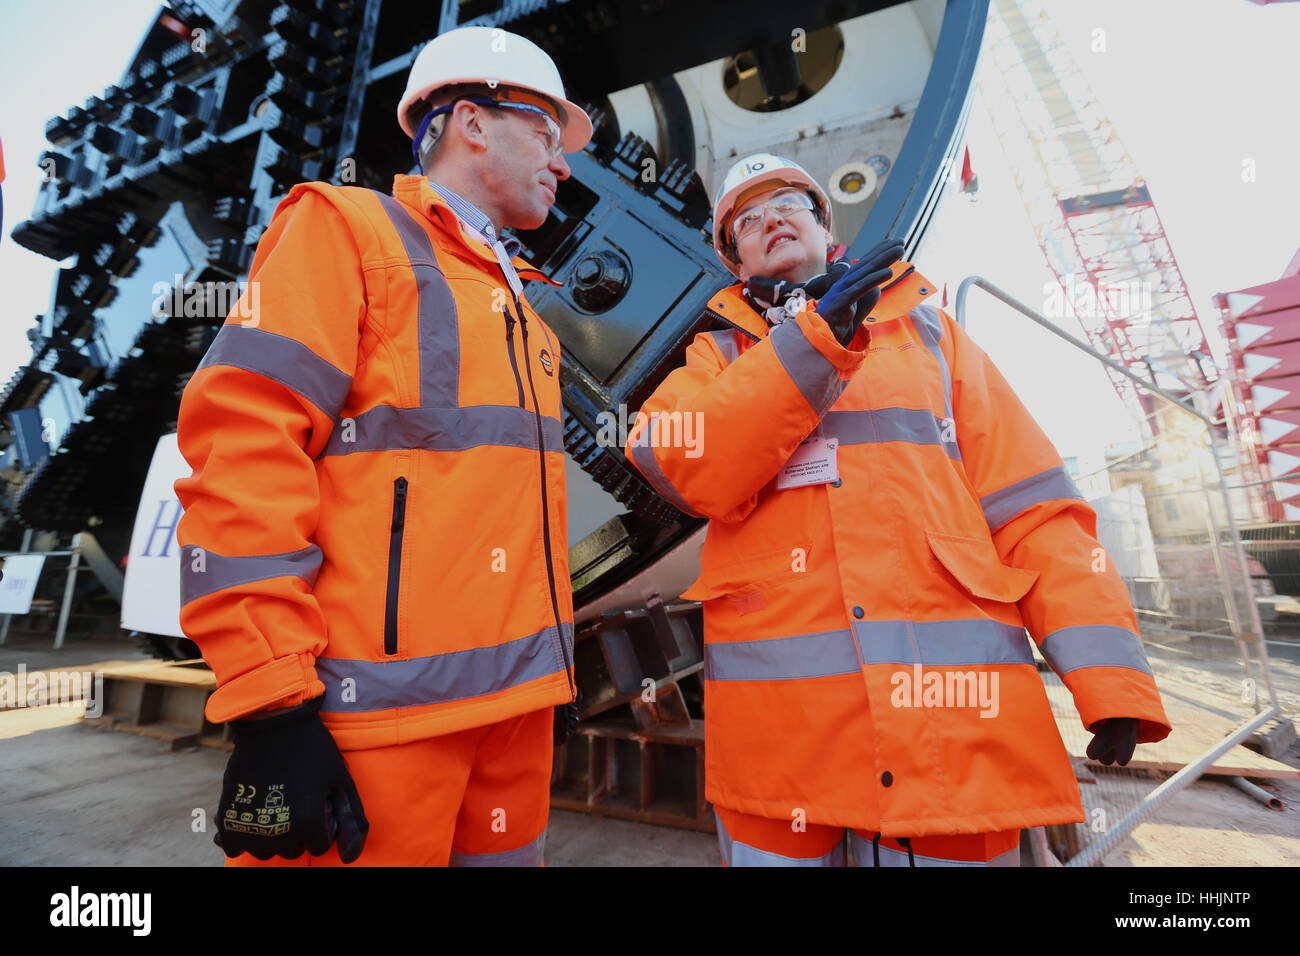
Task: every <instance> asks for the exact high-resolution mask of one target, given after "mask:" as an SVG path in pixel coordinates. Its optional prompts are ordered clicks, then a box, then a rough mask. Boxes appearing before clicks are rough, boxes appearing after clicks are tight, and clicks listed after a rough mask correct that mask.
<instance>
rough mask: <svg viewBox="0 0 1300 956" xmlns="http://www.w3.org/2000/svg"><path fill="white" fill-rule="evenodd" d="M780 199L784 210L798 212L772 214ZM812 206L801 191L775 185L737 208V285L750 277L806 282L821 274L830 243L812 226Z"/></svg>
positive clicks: (733, 226) (824, 232)
mask: <svg viewBox="0 0 1300 956" xmlns="http://www.w3.org/2000/svg"><path fill="white" fill-rule="evenodd" d="M783 199H785V200H787V203H786V205H791V204H797V207H796V208H793V209H788V210H787V211H785V213H784V214H783V213H782V212H780V211H779V210H778V209H776V208H774V207H775V206H778V205H781V200H783ZM769 203H770V204H771V205H768V204H769ZM765 206H766V207H767V208H764V207H765ZM811 206H812V202H811V199H810V198H809V197H808V193H807V191H806V190H803V189H798V188H794V187H790V186H785V185H782V184H780V183H777V184H774V185H773V186H772V188H770V189H766V190H764V191H762V192H759V193H755V194H754V195H752V196H747V197H745V199H743V200H742V201H741V202H739V203H737V204H736V211H735V212H734V213H733V214H732V217H731V229H732V235H734V236H735V242H736V255H737V257H738V258H739V260H740V278H741V280H742V281H743V280H745V279H748V278H750V277H751V276H767V277H768V278H769V279H784V280H786V281H788V282H805V281H807V280H808V279H811V278H812V277H813V276H815V275H820V274H821V273H823V272H825V271H826V248H827V246H829V245H830V239H831V237H830V233H829V232H828V231H827V230H826V228H825V227H824V226H823V225H822V224H821V223H819V222H818V221H817V215H816V213H815V212H814V211H813V210H812V208H811ZM755 214H756V215H757V219H755V218H754V215H755ZM747 216H748V217H749V219H750V222H749V226H748V229H746V225H745V219H746V217H747Z"/></svg>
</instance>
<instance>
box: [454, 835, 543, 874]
mask: <svg viewBox="0 0 1300 956" xmlns="http://www.w3.org/2000/svg"><path fill="white" fill-rule="evenodd" d="M545 850H546V831H545V830H543V831H542V832H541V835H540V836H538V837H537V839H536V840H533V841H532V842H530V843H525V844H524V845H523V846H521V847H519V849H517V850H503V851H502V852H500V853H452V855H451V860H450V861H449V862H448V866H541V865H542V855H543V853H544V852H545Z"/></svg>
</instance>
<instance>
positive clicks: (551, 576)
mask: <svg viewBox="0 0 1300 956" xmlns="http://www.w3.org/2000/svg"><path fill="white" fill-rule="evenodd" d="M515 311H517V312H518V313H519V329H520V331H521V332H522V333H523V339H524V369H525V370H526V371H527V372H528V391H529V393H531V395H532V396H533V418H534V423H535V424H536V426H537V464H538V468H539V469H540V471H541V476H542V545H543V547H544V548H545V549H546V580H547V582H548V583H549V584H550V587H551V612H552V613H553V614H554V615H555V636H556V638H557V639H558V640H559V642H560V654H561V655H562V656H563V657H564V673H565V676H566V677H568V680H569V696H570V697H571V698H575V697H576V696H577V685H576V684H575V683H574V680H573V665H572V664H571V663H569V649H568V647H567V646H566V645H565V643H564V634H563V632H562V630H561V628H560V602H559V599H558V598H557V597H556V595H555V566H554V562H553V561H552V559H551V508H550V504H549V499H548V497H547V494H546V443H545V436H544V434H543V432H542V406H541V405H540V404H539V403H538V401H537V389H536V387H535V386H534V385H533V363H532V362H530V361H528V320H527V319H526V318H524V309H523V306H521V305H520V304H519V298H518V296H516V297H515ZM506 314H507V315H509V310H507V312H506ZM507 327H508V328H510V327H513V326H512V325H511V324H510V323H507ZM510 364H511V365H512V366H514V369H515V382H516V383H518V382H519V367H518V366H517V365H515V351H514V342H513V340H512V341H511V345H510ZM523 396H524V393H523V386H522V384H520V389H519V407H520V408H524V407H525V406H524V397H523Z"/></svg>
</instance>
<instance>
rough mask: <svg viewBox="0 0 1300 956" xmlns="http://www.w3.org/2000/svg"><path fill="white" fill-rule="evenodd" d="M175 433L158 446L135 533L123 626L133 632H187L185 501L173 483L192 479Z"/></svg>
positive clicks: (138, 514)
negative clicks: (180, 532) (179, 535)
mask: <svg viewBox="0 0 1300 956" xmlns="http://www.w3.org/2000/svg"><path fill="white" fill-rule="evenodd" d="M189 476H190V466H189V464H188V463H186V461H185V459H184V457H182V456H181V452H180V448H179V446H178V445H177V443H176V436H175V435H163V436H162V438H159V439H158V445H157V447H156V448H154V452H153V461H152V462H150V464H149V477H148V478H146V479H145V482H144V491H143V493H142V494H141V495H140V506H139V509H138V510H137V511H136V515H135V529H134V530H133V531H132V532H131V550H130V556H129V557H128V558H127V562H126V581H125V583H124V585H123V592H122V627H124V628H126V629H127V630H128V631H145V632H147V633H149V634H166V635H169V636H171V637H184V636H185V634H184V633H183V632H182V631H181V618H180V616H181V559H180V545H179V543H178V542H177V540H176V526H177V525H178V524H179V523H180V520H181V503H180V499H178V498H177V497H176V491H175V490H174V488H173V487H172V486H173V484H174V483H175V481H176V479H178V478H188V477H189Z"/></svg>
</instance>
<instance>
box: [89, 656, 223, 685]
mask: <svg viewBox="0 0 1300 956" xmlns="http://www.w3.org/2000/svg"><path fill="white" fill-rule="evenodd" d="M103 674H104V680H106V681H107V680H122V681H137V682H140V683H146V684H166V685H168V686H171V687H210V688H212V689H213V690H216V687H217V675H215V674H214V673H212V671H211V670H209V669H208V668H207V667H197V666H195V665H193V664H191V663H190V662H188V661H140V662H138V663H130V664H122V665H119V666H116V667H106V668H103Z"/></svg>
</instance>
